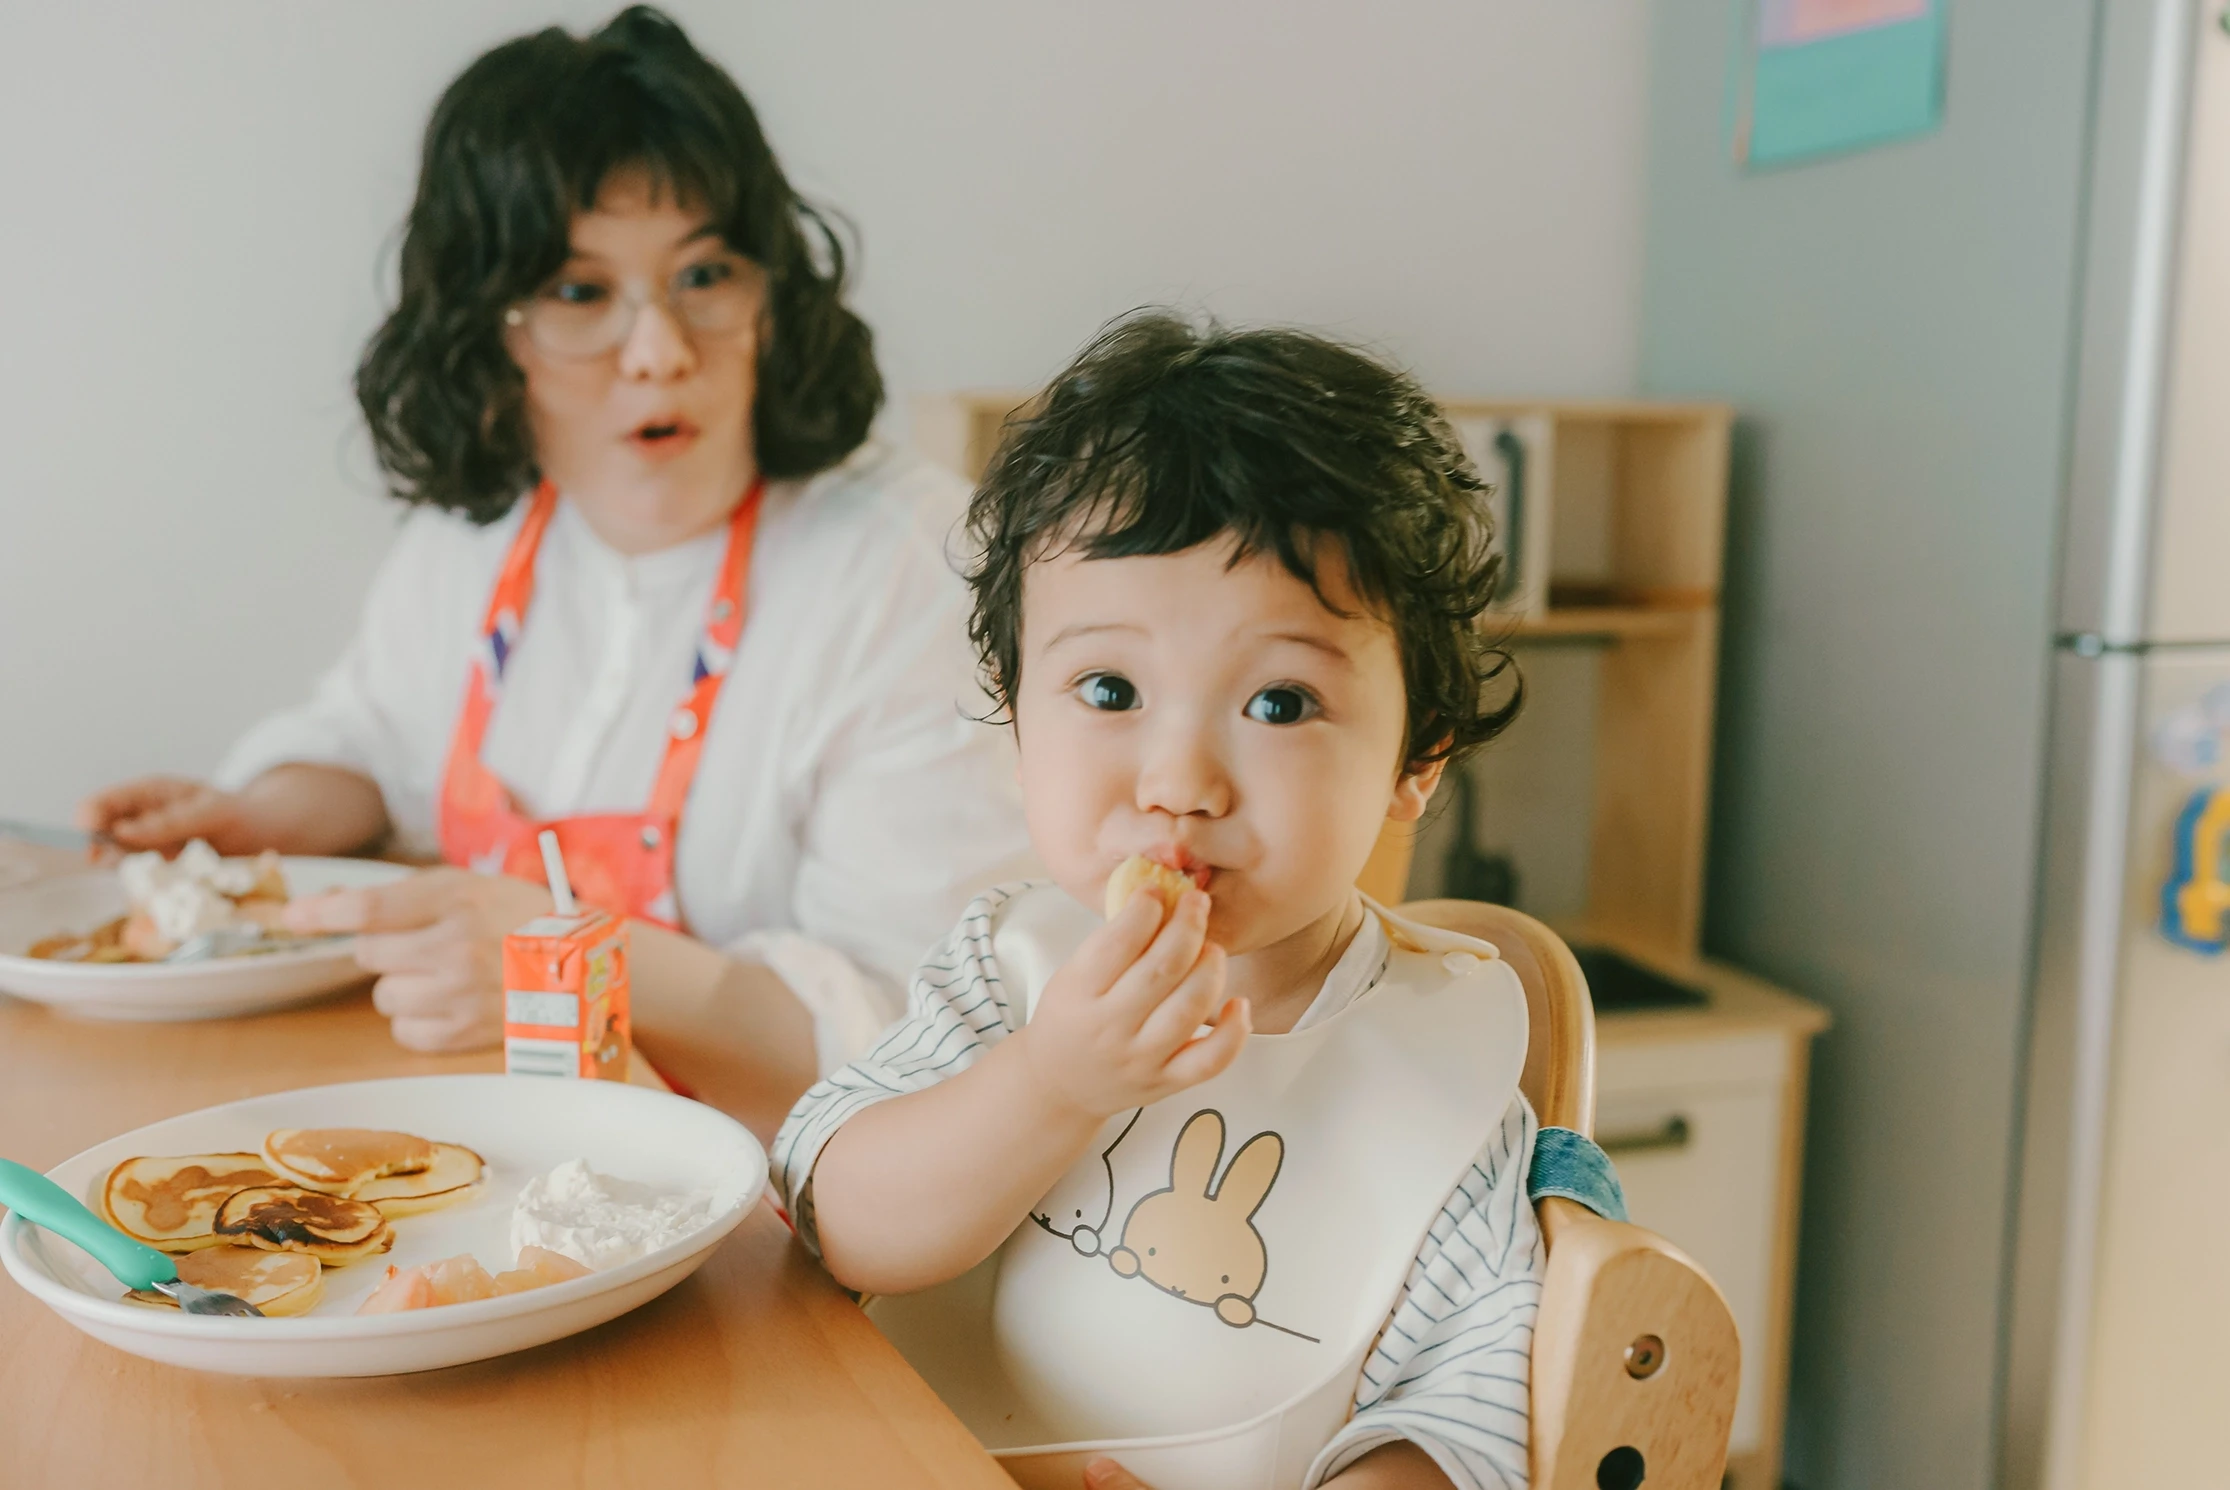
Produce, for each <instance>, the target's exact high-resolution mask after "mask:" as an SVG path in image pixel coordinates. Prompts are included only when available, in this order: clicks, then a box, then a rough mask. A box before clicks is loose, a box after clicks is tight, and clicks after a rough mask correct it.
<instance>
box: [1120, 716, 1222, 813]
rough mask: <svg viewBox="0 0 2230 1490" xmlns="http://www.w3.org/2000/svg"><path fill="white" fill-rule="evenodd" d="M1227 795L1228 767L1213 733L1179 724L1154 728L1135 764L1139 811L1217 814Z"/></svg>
mask: <svg viewBox="0 0 2230 1490" xmlns="http://www.w3.org/2000/svg"><path fill="white" fill-rule="evenodd" d="M1231 796H1232V792H1231V777H1230V773H1229V772H1228V770H1227V769H1226V768H1225V765H1224V761H1223V756H1222V753H1221V752H1220V751H1219V750H1218V749H1217V748H1216V742H1215V740H1214V738H1213V737H1212V736H1210V735H1208V734H1207V733H1206V732H1204V731H1201V730H1198V729H1193V728H1189V727H1185V726H1183V725H1178V726H1176V727H1174V728H1165V729H1163V730H1160V731H1157V732H1156V734H1155V737H1154V738H1153V739H1152V740H1151V741H1150V742H1149V743H1148V746H1147V751H1146V758H1145V759H1144V760H1143V761H1141V762H1140V764H1139V771H1138V808H1139V810H1140V811H1141V812H1165V813H1168V814H1169V815H1170V816H1171V817H1193V816H1201V817H1222V816H1223V815H1224V814H1225V813H1227V812H1229V811H1230V810H1231Z"/></svg>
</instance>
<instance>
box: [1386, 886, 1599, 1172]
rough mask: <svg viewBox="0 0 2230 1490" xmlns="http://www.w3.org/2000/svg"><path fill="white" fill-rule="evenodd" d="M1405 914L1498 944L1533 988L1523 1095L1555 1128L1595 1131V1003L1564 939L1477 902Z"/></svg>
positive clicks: (1411, 907) (1523, 917)
mask: <svg viewBox="0 0 2230 1490" xmlns="http://www.w3.org/2000/svg"><path fill="white" fill-rule="evenodd" d="M1400 914H1402V915H1404V916H1407V917H1408V918H1409V919H1410V920H1412V921H1421V922H1423V923H1424V924H1425V925H1427V926H1437V927H1439V928H1440V929H1441V930H1443V931H1459V932H1462V933H1463V934H1464V935H1465V936H1475V937H1477V938H1479V940H1481V941H1483V942H1492V943H1493V944H1494V945H1495V948H1496V949H1497V950H1498V951H1500V952H1501V953H1502V960H1503V961H1504V962H1507V963H1508V964H1510V967H1511V970H1512V971H1513V972H1515V973H1516V974H1517V975H1518V981H1519V982H1520V983H1522V984H1524V985H1525V1012H1526V1034H1527V1039H1526V1047H1525V1072H1524V1074H1523V1075H1521V1076H1520V1077H1519V1078H1518V1090H1520V1091H1522V1092H1524V1093H1525V1099H1526V1101H1528V1102H1530V1103H1532V1104H1533V1112H1534V1115H1535V1116H1536V1117H1538V1118H1540V1120H1541V1122H1542V1123H1543V1124H1544V1125H1546V1126H1550V1127H1557V1128H1570V1129H1571V1130H1572V1131H1573V1132H1575V1133H1589V1134H1591V1133H1593V1132H1594V1131H1595V1006H1594V1004H1593V1003H1592V1002H1590V1001H1589V999H1588V996H1587V978H1586V976H1585V975H1584V974H1582V973H1581V972H1580V965H1579V961H1578V959H1576V958H1574V957H1573V956H1572V949H1571V948H1570V947H1568V946H1566V945H1565V944H1564V938H1562V937H1560V936H1558V935H1557V934H1556V933H1555V932H1553V931H1551V930H1549V929H1548V927H1546V926H1543V925H1542V924H1541V923H1540V922H1539V921H1536V920H1534V919H1533V918H1532V917H1531V916H1529V915H1527V914H1526V913H1525V912H1524V911H1520V910H1513V909H1512V908H1510V907H1509V906H1506V905H1488V904H1486V903H1484V902H1483V901H1477V900H1416V901H1412V902H1410V903H1409V904H1408V905H1405V906H1402V907H1401V908H1400Z"/></svg>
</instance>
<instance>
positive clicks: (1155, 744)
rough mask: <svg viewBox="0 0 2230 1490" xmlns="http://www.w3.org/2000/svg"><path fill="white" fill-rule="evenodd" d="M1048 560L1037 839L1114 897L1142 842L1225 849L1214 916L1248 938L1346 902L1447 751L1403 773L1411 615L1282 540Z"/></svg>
mask: <svg viewBox="0 0 2230 1490" xmlns="http://www.w3.org/2000/svg"><path fill="white" fill-rule="evenodd" d="M1231 553H1232V545H1231V543H1230V541H1229V540H1228V539H1222V538H1219V539H1217V540H1215V541H1213V542H1210V543H1207V544H1203V545H1201V546H1200V547H1198V548H1193V549H1188V550H1186V551H1185V552H1183V553H1179V554H1168V555H1159V556H1154V557H1145V558H1123V559H1085V558H1082V557H1079V556H1078V555H1076V554H1074V553H1065V554H1060V555H1058V556H1056V557H1053V558H1049V559H1046V560H1044V561H1042V562H1039V563H1036V564H1033V565H1032V566H1031V567H1030V569H1029V571H1028V573H1027V575H1026V576H1025V578H1024V581H1023V589H1022V665H1021V686H1020V687H1019V688H1018V689H1017V690H1016V694H1015V698H1014V716H1015V726H1016V730H1017V733H1018V737H1019V743H1020V747H1021V777H1022V792H1023V800H1024V806H1025V809H1026V811H1027V813H1028V818H1029V826H1030V837H1031V840H1032V841H1033V842H1034V843H1035V844H1036V846H1037V850H1038V852H1039V854H1040V855H1041V856H1042V857H1043V858H1044V860H1045V862H1046V864H1047V865H1048V867H1050V868H1051V870H1052V871H1053V876H1054V878H1055V879H1056V880H1058V881H1059V882H1060V884H1061V887H1062V888H1063V889H1065V890H1067V891H1068V892H1069V893H1070V894H1071V895H1073V896H1075V897H1076V898H1077V899H1078V900H1081V901H1082V902H1083V903H1084V904H1086V905H1090V906H1098V905H1099V904H1100V903H1101V896H1102V895H1103V893H1104V890H1105V886H1106V883H1107V878H1108V875H1109V874H1110V873H1112V872H1113V870H1114V868H1115V866H1116V865H1118V864H1120V863H1121V862H1122V861H1123V860H1124V859H1126V858H1128V857H1129V856H1130V855H1132V854H1144V855H1146V856H1148V857H1149V858H1154V859H1159V860H1161V861H1162V862H1163V863H1166V864H1169V865H1171V866H1172V867H1174V868H1177V869H1182V870H1187V871H1190V870H1195V869H1201V868H1205V869H1206V870H1208V871H1209V875H1208V882H1207V888H1208V891H1209V894H1210V895H1211V896H1212V897H1213V899H1214V903H1215V910H1214V914H1213V916H1212V917H1211V919H1210V922H1209V935H1210V936H1211V937H1212V938H1214V939H1215V940H1216V941H1217V942H1219V943H1221V944H1222V945H1223V947H1224V949H1225V950H1226V951H1228V952H1230V953H1232V954H1233V955H1244V954H1246V953H1248V952H1252V951H1256V950H1258V949H1260V948H1262V947H1266V946H1269V945H1271V944H1273V943H1275V942H1279V941H1282V940H1284V939H1285V938H1286V937H1289V936H1292V935H1293V934H1295V933H1296V932H1299V931H1301V930H1302V929H1303V928H1305V927H1307V926H1309V925H1310V924H1311V923H1313V922H1315V921H1316V920H1318V919H1319V918H1321V917H1323V916H1324V915H1326V914H1327V913H1328V912H1330V911H1331V910H1333V909H1335V908H1336V907H1339V906H1341V905H1342V904H1344V902H1345V899H1346V896H1347V893H1348V891H1349V889H1350V888H1351V887H1352V886H1353V885H1354V883H1355V876H1356V874H1357V873H1358V872H1360V870H1361V869H1362V866H1363V861H1364V860H1365V859H1366V858H1368V857H1369V855H1370V850H1371V845H1372V844H1373V842H1375V841H1376V839H1377V837H1378V831H1379V828H1380V826H1381V825H1382V824H1383V823H1384V822H1385V821H1386V820H1387V819H1388V818H1389V817H1391V818H1394V819H1396V820H1399V821H1405V822H1411V821H1415V820H1416V818H1417V816H1418V815H1419V814H1420V813H1421V812H1422V811H1423V810H1424V806H1425V802H1426V800H1427V798H1429V797H1430V796H1431V793H1432V788H1433V785H1434V784H1435V783H1436V782H1437V780H1438V778H1439V772H1438V770H1437V769H1434V770H1428V771H1426V772H1424V773H1422V774H1420V775H1415V776H1412V775H1407V774H1404V772H1403V771H1402V754H1403V748H1404V744H1405V733H1406V708H1405V702H1404V697H1403V689H1402V676H1401V659H1400V655H1399V652H1398V649H1397V647H1396V643H1395V638H1394V632H1393V629H1392V628H1391V627H1390V626H1388V625H1387V624H1386V623H1385V622H1384V621H1381V620H1379V619H1378V618H1377V617H1375V616H1373V615H1371V614H1370V613H1369V612H1368V610H1367V609H1366V607H1365V606H1364V605H1363V604H1362V602H1361V601H1359V600H1358V599H1356V598H1355V596H1354V593H1353V592H1352V590H1351V589H1350V588H1349V586H1348V581H1347V566H1346V563H1345V556H1344V554H1343V553H1342V552H1341V550H1340V549H1339V547H1338V545H1337V544H1332V543H1327V544H1326V545H1325V546H1324V548H1323V550H1322V553H1321V555H1320V557H1319V574H1320V577H1321V579H1322V581H1323V586H1324V592H1325V594H1326V596H1327V597H1328V598H1329V599H1330V600H1331V601H1332V603H1333V604H1334V605H1335V606H1337V607H1338V608H1339V609H1340V610H1343V611H1346V612H1348V613H1349V614H1347V615H1345V616H1341V615H1335V614H1333V612H1332V611H1331V610H1328V609H1326V607H1325V605H1324V604H1323V602H1321V601H1319V600H1318V599H1317V598H1316V595H1315V593H1314V592H1313V591H1311V590H1310V588H1309V587H1308V585H1306V584H1305V583H1303V582H1302V581H1301V580H1299V579H1296V578H1295V577H1294V576H1293V575H1291V574H1290V573H1288V572H1287V571H1286V569H1285V566H1284V565H1283V564H1281V563H1279V562H1278V559H1277V557H1276V556H1275V555H1265V554H1257V555H1254V556H1253V557H1251V558H1248V559H1245V560H1243V561H1241V562H1240V563H1239V564H1237V565H1236V566H1231V565H1230V557H1231Z"/></svg>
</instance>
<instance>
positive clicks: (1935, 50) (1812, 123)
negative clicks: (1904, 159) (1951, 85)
mask: <svg viewBox="0 0 2230 1490" xmlns="http://www.w3.org/2000/svg"><path fill="white" fill-rule="evenodd" d="M1737 11H1738V13H1741V14H1744V15H1746V16H1747V17H1749V25H1750V26H1751V27H1752V28H1754V26H1755V16H1756V11H1755V8H1754V6H1753V5H1751V4H1747V3H1745V4H1740V5H1738V6H1737ZM1754 36H1755V30H1754V29H1752V30H1751V31H1750V32H1749V33H1748V35H1745V36H1744V37H1742V38H1741V39H1742V41H1743V42H1744V43H1745V44H1744V45H1742V46H1741V47H1740V48H1739V49H1738V51H1737V53H1736V56H1737V58H1738V59H1739V60H1738V63H1737V65H1738V67H1740V68H1741V69H1742V70H1743V71H1744V72H1747V74H1748V76H1747V77H1743V76H1740V75H1739V74H1738V76H1737V77H1736V78H1735V79H1733V80H1732V81H1733V82H1734V85H1735V87H1734V90H1730V98H1729V103H1730V105H1731V106H1730V108H1729V109H1728V123H1729V127H1730V130H1731V133H1732V136H1733V139H1732V143H1733V145H1734V153H1735V158H1736V159H1737V160H1738V161H1740V162H1742V164H1744V165H1745V166H1748V167H1750V168H1753V169H1756V168H1760V167H1772V166H1784V165H1794V164H1796V163H1798V162H1800V161H1807V160H1816V159H1819V158H1820V157H1823V156H1831V155H1840V154H1845V153H1848V152H1850V151H1854V150H1863V149H1866V148H1868V147H1870V146H1874V145H1884V144H1888V143H1890V142H1891V141H1894V140H1902V139H1909V138H1911V137H1912V136H1914V135H1921V134H1926V133H1928V132H1929V131H1930V130H1933V129H1935V128H1936V127H1937V126H1938V125H1939V124H1940V123H1942V121H1943V94H1944V82H1943V74H1944V16H1943V4H1942V0H1937V4H1936V5H1935V7H1934V8H1933V9H1931V10H1930V12H1929V13H1928V14H1927V15H1926V16H1924V17H1922V18H1920V19H1918V20H1912V21H1900V22H1897V23H1895V24H1893V25H1888V26H1877V27H1874V28H1873V29H1871V30H1866V31H1859V32H1854V33H1852V34H1851V35H1848V36H1837V37H1831V38H1829V39H1827V40H1824V41H1815V42H1809V43H1806V44H1805V45H1803V46H1794V47H1773V48H1759V47H1757V46H1756V45H1755V43H1754V41H1752V38H1753V37H1754Z"/></svg>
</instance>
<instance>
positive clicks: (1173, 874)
mask: <svg viewBox="0 0 2230 1490" xmlns="http://www.w3.org/2000/svg"><path fill="white" fill-rule="evenodd" d="M1203 877H1204V876H1203ZM1196 883H1197V881H1196V880H1195V879H1194V877H1193V876H1192V875H1189V874H1186V873H1185V872H1184V871H1182V870H1178V869H1171V868H1170V867H1169V866H1168V865H1167V864H1159V863H1156V862H1155V861H1154V860H1152V859H1149V858H1147V857H1146V856H1145V855H1144V854H1132V855H1131V856H1130V857H1129V858H1127V859H1125V860H1124V861H1123V862H1122V863H1120V864H1118V865H1116V866H1115V872H1114V873H1113V874H1111V875H1109V876H1108V877H1107V919H1108V920H1110V921H1112V920H1114V919H1115V918H1116V917H1117V916H1118V915H1120V914H1122V910H1123V907H1124V906H1126V905H1129V904H1130V898H1131V896H1133V895H1135V894H1137V893H1138V892H1139V891H1140V890H1142V889H1150V890H1152V891H1153V892H1154V895H1155V898H1156V899H1158V900H1160V901H1161V903H1162V909H1163V910H1164V911H1165V912H1166V911H1167V910H1168V909H1169V908H1170V907H1171V906H1174V905H1175V904H1176V903H1177V897H1178V896H1180V895H1182V894H1184V893H1185V892H1186V891H1187V890H1190V889H1192V888H1194V886H1195V884H1196ZM1199 888H1201V889H1203V890H1205V889H1207V888H1208V887H1207V886H1206V885H1204V884H1202V885H1199Z"/></svg>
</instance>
